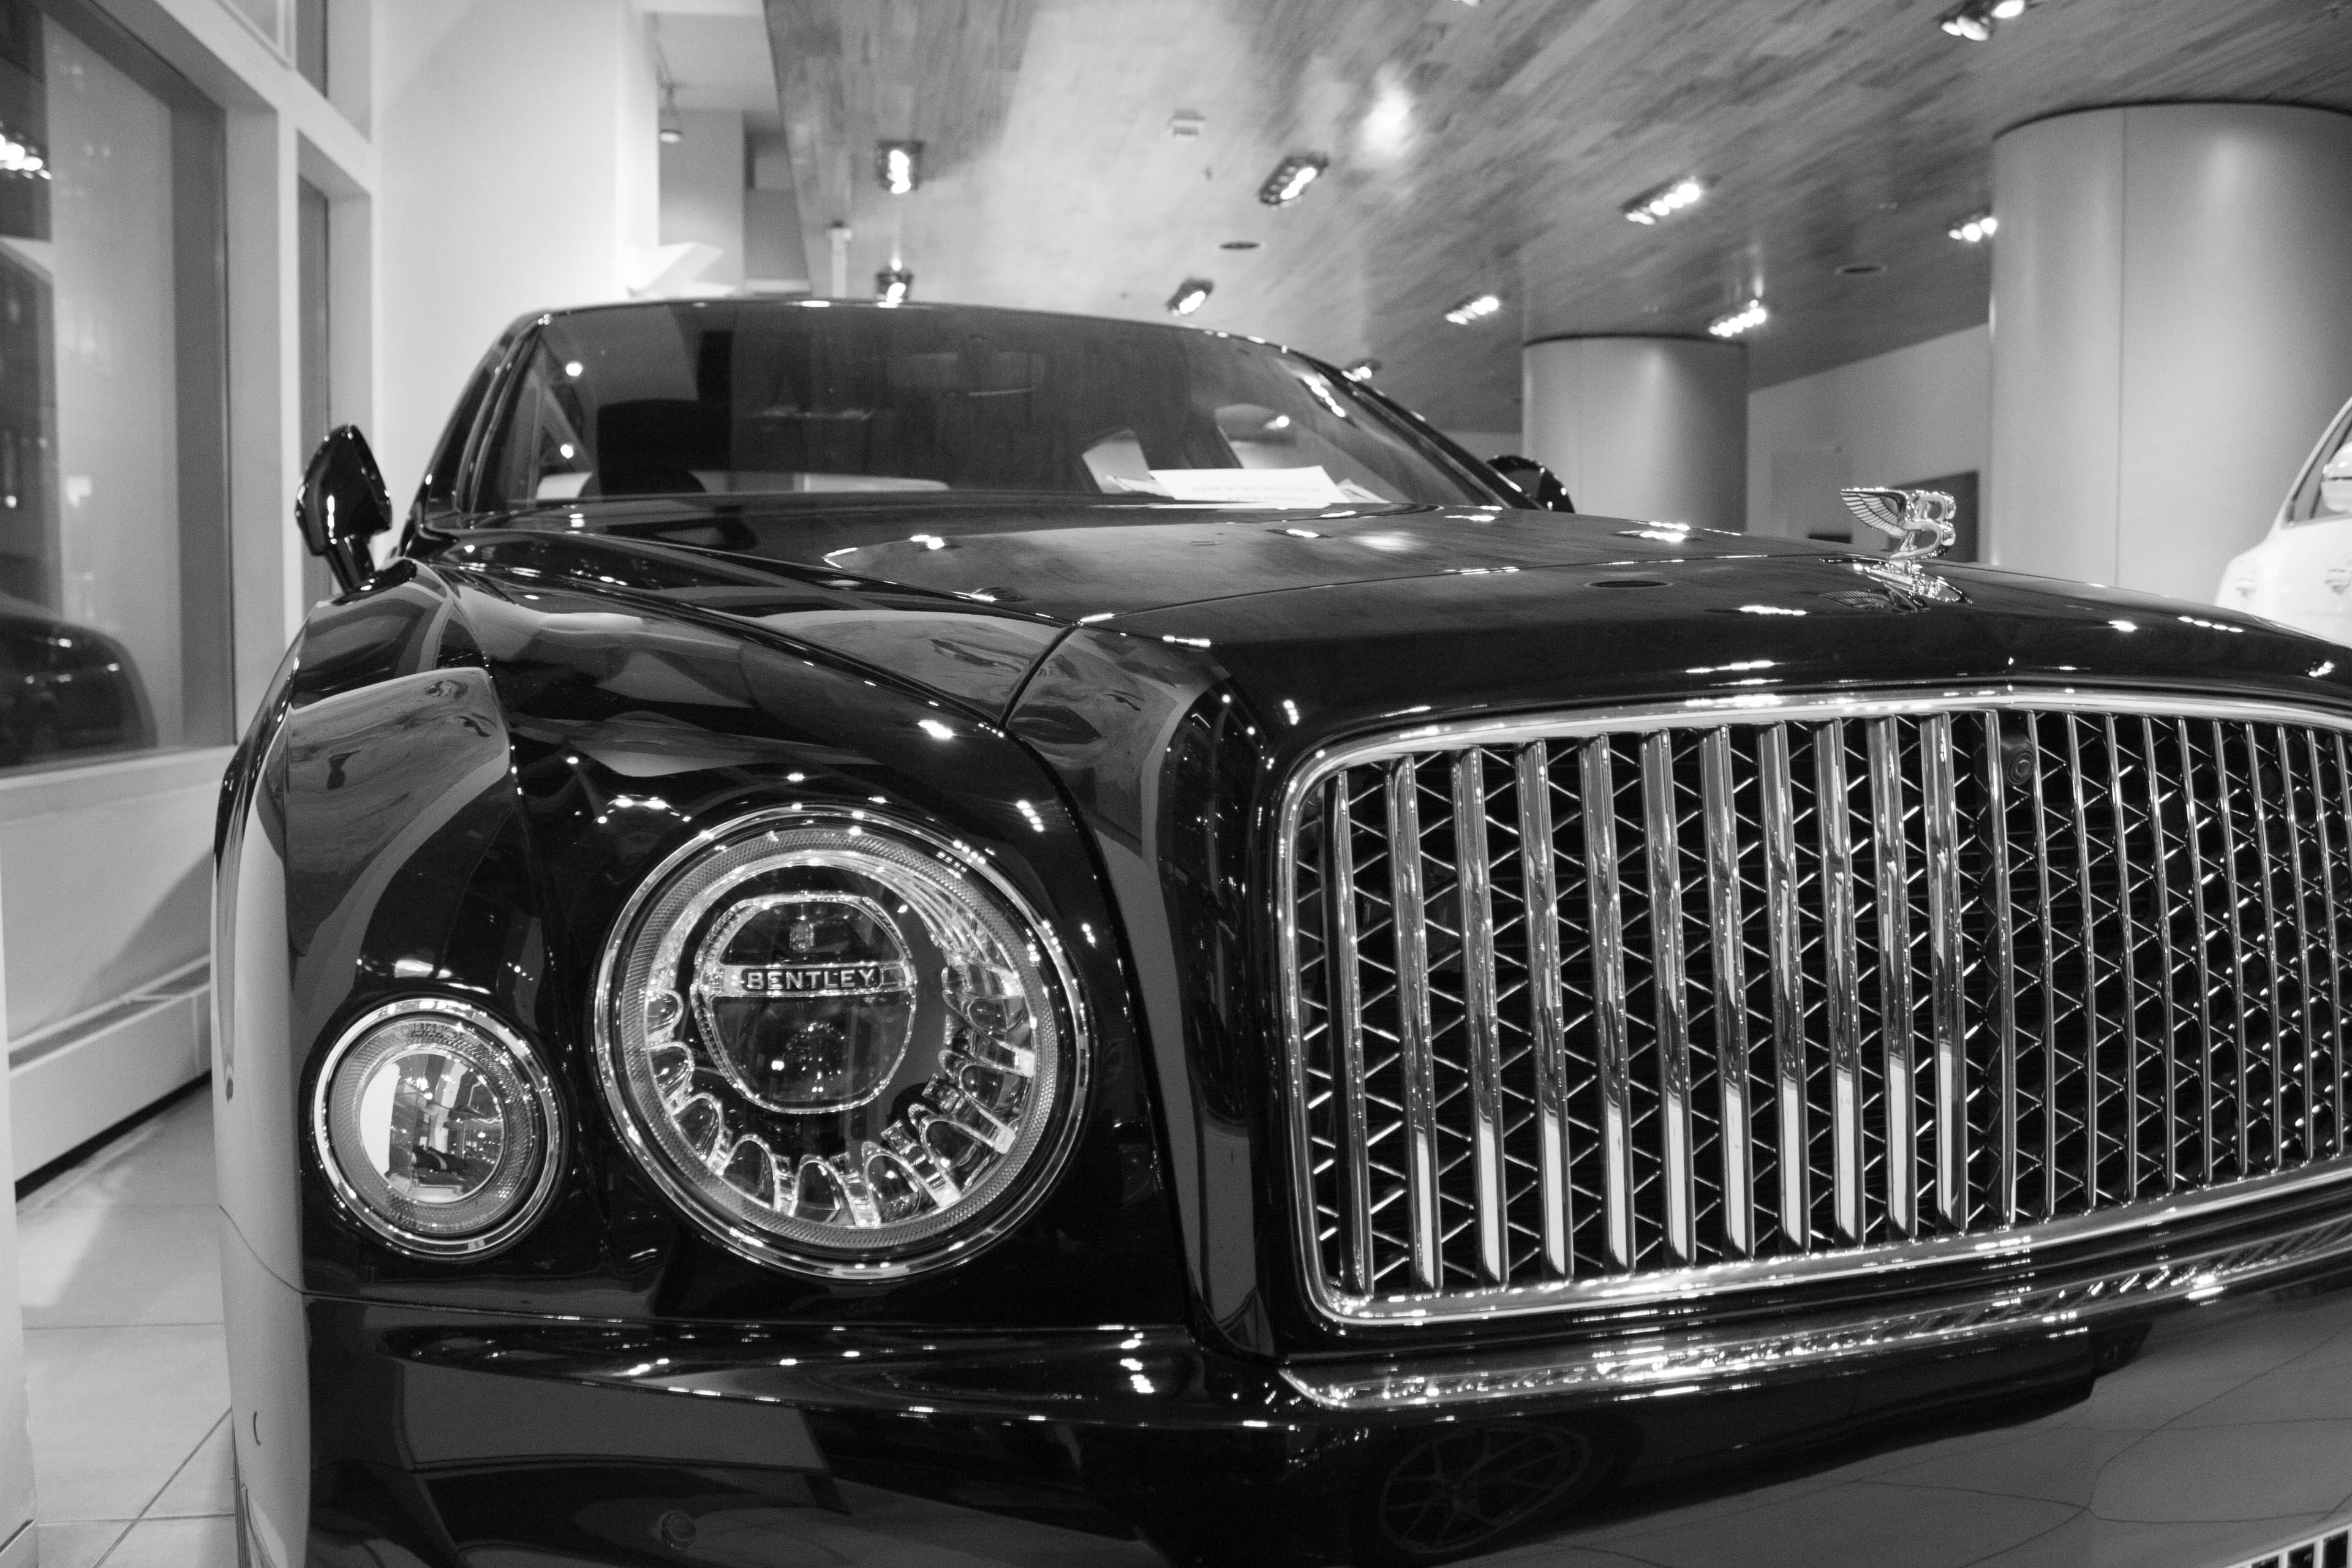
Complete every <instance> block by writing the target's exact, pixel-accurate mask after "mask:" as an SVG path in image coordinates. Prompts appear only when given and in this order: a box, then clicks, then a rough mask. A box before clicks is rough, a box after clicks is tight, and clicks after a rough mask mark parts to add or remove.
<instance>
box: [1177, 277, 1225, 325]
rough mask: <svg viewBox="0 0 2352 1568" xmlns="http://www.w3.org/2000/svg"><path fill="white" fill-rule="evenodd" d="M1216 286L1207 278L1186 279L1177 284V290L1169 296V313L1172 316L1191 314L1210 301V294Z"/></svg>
mask: <svg viewBox="0 0 2352 1568" xmlns="http://www.w3.org/2000/svg"><path fill="white" fill-rule="evenodd" d="M1216 287H1217V286H1216V285H1215V284H1214V283H1212V282H1210V281H1209V279H1206V278H1187V279H1184V281H1182V282H1181V283H1179V284H1178V285H1176V292H1174V293H1173V294H1171V295H1169V296H1168V313H1169V314H1170V315H1171V316H1189V315H1191V314H1192V312H1193V311H1195V310H1199V309H1200V308H1201V307H1202V306H1203V305H1205V304H1207V303H1208V302H1209V296H1210V295H1211V294H1212V293H1213V292H1214V291H1215V290H1216Z"/></svg>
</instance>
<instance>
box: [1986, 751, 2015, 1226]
mask: <svg viewBox="0 0 2352 1568" xmlns="http://www.w3.org/2000/svg"><path fill="white" fill-rule="evenodd" d="M2006 735H2007V727H2006V726H2005V725H2004V724H2003V723H2002V721H2001V716H2000V714H1998V713H1988V714H1987V715H1985V741H1986V745H1985V803H1986V804H1985V818H1986V822H1985V826H1986V832H1985V848H1986V849H1987V851H1988V852H1989V853H1990V856H1991V858H1992V930H1993V950H1994V951H1993V960H1994V971H1995V978H1994V988H1993V1028H1994V1030H1995V1031H1996V1033H1997V1035H1998V1037H1999V1040H2000V1116H1999V1117H1998V1118H1997V1119H1996V1123H1997V1125H1998V1127H1999V1129H2000V1152H1999V1159H1998V1163H1997V1165H1996V1167H1995V1170H1994V1174H1993V1181H1994V1184H1995V1194H1994V1203H1995V1205H1996V1206H1997V1207H1998V1208H1999V1210H2000V1218H2001V1223H2002V1224H2004V1225H2015V1224H2016V1223H2017V1139H2018V1131H2017V901H2016V897H2015V894H2014V891H2013V889H2011V885H2010V864H2009V772H2008V767H2007V764H2006V763H2004V762H2003V760H2002V747H2003V745H2004V743H2005V739H2006Z"/></svg>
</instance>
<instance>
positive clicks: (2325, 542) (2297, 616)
mask: <svg viewBox="0 0 2352 1568" xmlns="http://www.w3.org/2000/svg"><path fill="white" fill-rule="evenodd" d="M2215 602H2216V603H2218V604H2220V605H2221V606H2222V607H2223V608H2224V609H2231V610H2245V611H2248V612H2250V613H2252V614H2253V615H2257V616H2268V617H2269V618H2271V619H2272V620H2274V621H2280V622H2283V623H2284V624H2285V625H2287V626H2293V627H2294V628H2295V629H2296V630H2297V631H2304V632H2309V633H2311V634H2312V635H2313V636H2315V637H2326V638H2328V639H2330V640H2331V641H2334V642H2340V643H2352V403H2347V404H2346V405H2344V407H2343V408H2341V409H2339V410H2338V411H2337V412H2336V418H2335V419H2334V421H2332V422H2331V423H2330V424H2329V425H2328V426H2327V434H2326V436H2324V437H2321V438H2320V442H2319V445H2318V446H2317V447H2315V448H2314V449H2313V451H2312V454H2311V457H2310V458H2309V460H2308V461H2306V462H2305V464H2304V465H2303V471H2302V472H2300V473H2298V474H2297V475H2296V476H2295V479H2294V488H2293V489H2289V490H2288V491H2287V493H2286V500H2285V502H2284V504H2283V505H2281V506H2280V508H2279V514H2278V521H2275V522H2273V523H2272V524H2271V531H2270V536H2269V537H2268V538H2266V539H2264V540H2263V542H2261V543H2260V544H2257V545H2255V546H2254V547H2253V548H2252V550H2249V551H2247V552H2245V553H2244V554H2242V555H2240V556H2237V557H2235V558H2233V559H2232V560H2231V563H2230V564H2229V565H2228V566H2226V567H2224V568H2222V571H2221V595H2220V597H2219V598H2218V599H2217V600H2216V601H2215Z"/></svg>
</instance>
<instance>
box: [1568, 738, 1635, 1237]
mask: <svg viewBox="0 0 2352 1568" xmlns="http://www.w3.org/2000/svg"><path fill="white" fill-rule="evenodd" d="M1582 752H1583V755H1582V758H1581V759H1580V761H1581V765H1582V767H1583V770H1584V778H1583V783H1584V799H1583V801H1582V803H1581V804H1582V805H1583V808H1584V881H1585V888H1586V890H1587V901H1588V903H1589V904H1590V905H1591V910H1590V914H1591V932H1592V1029H1593V1033H1594V1035H1595V1036H1597V1037H1599V1040H1600V1045H1601V1061H1600V1064H1599V1065H1600V1069H1601V1165H1602V1171H1603V1179H1602V1192H1601V1203H1602V1205H1603V1208H1604V1213H1605V1216H1606V1218H1607V1221H1608V1226H1609V1260H1610V1262H1611V1263H1612V1264H1613V1265H1615V1266H1616V1267H1617V1268H1632V1267H1633V1142H1632V1138H1633V1135H1632V1131H1631V1129H1630V1125H1629V1118H1630V1116H1631V1112H1632V1104H1631V1101H1632V1091H1631V1088H1630V1079H1631V1077H1632V1071H1631V1068H1629V1067H1628V1065H1627V1059H1626V1043H1625V910H1624V905H1623V901H1622V899H1621V897H1620V896H1619V893H1618V889H1617V792H1616V787H1615V784H1614V781H1613V780H1612V776H1611V773H1612V768H1611V762H1610V755H1609V738H1608V737H1607V736H1606V735H1601V736H1596V737H1594V738H1593V739H1591V740H1589V741H1587V742H1584V745H1583V747H1582Z"/></svg>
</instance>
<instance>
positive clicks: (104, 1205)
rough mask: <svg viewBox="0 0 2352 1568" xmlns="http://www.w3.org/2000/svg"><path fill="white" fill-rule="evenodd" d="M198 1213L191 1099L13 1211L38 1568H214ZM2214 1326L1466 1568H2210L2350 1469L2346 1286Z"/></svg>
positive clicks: (211, 1332) (2303, 1510)
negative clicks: (1777, 1554)
mask: <svg viewBox="0 0 2352 1568" xmlns="http://www.w3.org/2000/svg"><path fill="white" fill-rule="evenodd" d="M215 1215H216V1210H215V1207H214V1194H213V1172H212V1099H211V1096H210V1095H209V1094H208V1093H205V1092H198V1093H196V1094H194V1095H192V1096H191V1097H190V1098H188V1099H186V1100H183V1101H181V1102H180V1103H178V1104H177V1105H174V1106H173V1107H172V1108H171V1109H170V1110H166V1111H164V1112H163V1114H162V1115H160V1116H158V1117H156V1118H154V1119H153V1120H152V1121H147V1122H145V1123H143V1124H142V1125H141V1126H139V1127H137V1128H135V1129H133V1130H132V1131H131V1132H129V1133H127V1134H125V1135H124V1136H123V1137H122V1138H121V1139H119V1140H117V1141H116V1142H113V1143H111V1144H110V1145H108V1146H107V1147H106V1148H104V1149H102V1150H100V1152H98V1153H97V1154H95V1155H92V1156H91V1157H90V1158H89V1159H88V1160H87V1161H85V1162H83V1163H81V1164H80V1165H79V1166H76V1167H75V1168H74V1169H72V1170H70V1171H68V1172H67V1173H65V1174H63V1175H61V1176H58V1177H57V1178H56V1179H54V1180H52V1181H51V1182H49V1183H48V1184H46V1185H44V1186H43V1187H41V1188H40V1189H39V1190H38V1191H37V1192H36V1193H34V1194H32V1195H30V1196H29V1197H27V1198H26V1200H25V1201H24V1202H23V1203H22V1204H20V1205H17V1225H18V1227H19V1232H20V1236H21V1246H22V1256H23V1270H24V1273H23V1283H24V1296H25V1328H26V1332H25V1339H26V1361H27V1363H28V1368H29V1374H30V1375H29V1378H28V1382H29V1384H30V1385H31V1394H32V1419H33V1462H34V1467H35V1480H36V1483H37V1486H38V1488H39V1522H40V1563H41V1568H100V1565H101V1564H102V1565H103V1568H234V1564H235V1563H236V1541H235V1534H234V1530H233V1528H232V1525H231V1522H230V1519H229V1516H228V1510H229V1507H230V1492H229V1485H230V1483H229V1441H228V1428H227V1424H226V1413H227V1410H228V1373H227V1366H226V1359H225V1355H224V1350H223V1339H222V1333H221V1310H220V1280H219V1266H218V1262H217V1254H216V1252H215V1234H214V1225H215ZM2230 1310H2231V1309H2228V1308H2221V1309H2218V1310H2215V1311H2213V1312H2210V1313H2207V1312H2197V1313H2187V1314H2180V1315H2178V1316H2175V1317H2172V1318H2168V1319H2167V1320H2165V1321H2163V1322H2161V1323H2159V1324H2158V1325H2157V1328H2156V1331H2155V1332H2154V1333H2153V1334H2152V1335H2151V1336H2150V1337H2149V1340H2148V1342H2147V1346H2146V1348H2145V1349H2144V1350H2143V1351H2142V1352H2140V1355H2139V1357H2138V1358H2137V1360H2136V1361H2135V1362H2133V1363H2132V1364H2131V1365H2129V1366H2128V1367H2126V1368H2125V1369H2124V1370H2123V1371H2121V1372H2119V1373H2115V1374H2113V1375H2110V1376H2108V1377H2105V1378H2102V1379H2101V1380H2100V1381H2099V1384H2098V1387H2097V1390H2096V1392H2095V1394H2093V1395H2092V1397H2091V1398H2089V1399H2087V1400H2085V1401H2084V1402H2083V1403H2081V1404H2079V1405H2073V1406H2071V1407H2069V1408H2067V1409H2065V1410H2063V1411H2060V1412H2056V1413H2054V1414H2053V1415H2048V1416H2045V1417H2043V1418H2042V1419H2040V1420H2038V1421H2032V1422H2029V1423H2027V1424H2024V1425H2022V1426H2015V1427H2008V1428H2001V1429H1997V1430H1990V1431H1986V1432H1981V1433H1978V1434H1974V1435H1971V1436H1959V1437H1953V1438H1949V1439H1947V1440H1945V1441H1943V1442H1940V1443H1937V1444H1933V1445H1930V1446H1928V1447H1924V1448H1910V1449H1904V1450H1900V1451H1895V1452H1891V1453H1887V1454H1883V1455H1879V1456H1876V1457H1874V1458H1867V1459H1864V1460H1862V1461H1860V1462H1857V1463H1853V1464H1849V1465H1843V1466H1840V1467H1838V1468H1832V1469H1827V1470H1822V1471H1816V1472H1813V1473H1811V1474H1803V1475H1798V1476H1793V1477H1791V1478H1790V1479H1789V1480H1788V1481H1787V1482H1785V1483H1782V1484H1780V1485H1778V1486H1772V1487H1768V1488H1766V1489H1762V1490H1760V1491H1758V1492H1755V1493H1752V1494H1748V1495H1745V1496H1743V1497H1740V1498H1727V1499H1720V1500H1711V1501H1705V1502H1697V1503H1694V1504H1692V1505H1690V1506H1688V1507H1685V1508H1682V1509H1677V1510H1673V1511H1672V1512H1669V1513H1667V1514H1664V1515H1659V1516H1653V1517H1649V1518H1645V1519H1643V1520H1641V1521H1624V1522H1620V1523H1615V1524H1612V1525H1605V1526H1601V1527H1597V1528H1594V1529H1591V1530H1589V1531H1578V1532H1575V1533H1573V1534H1572V1535H1570V1537H1568V1538H1567V1539H1565V1540H1562V1541H1559V1542H1549V1543H1545V1544H1539V1545H1530V1546H1526V1547H1521V1548H1518V1549H1517V1550H1516V1551H1512V1552H1505V1553H1503V1554H1501V1555H1500V1556H1498V1557H1496V1558H1491V1559H1487V1560H1486V1561H1488V1562H1491V1563H1496V1564H1497V1565H1498V1568H1499V1565H1500V1564H1503V1563H1527V1564H1528V1565H1529V1568H1535V1565H1536V1564H1541V1568H1630V1565H1633V1564H1664V1565H1666V1568H1706V1565H1708V1564H1713V1563H1727V1562H1734V1561H1738V1560H1739V1558H1740V1552H1741V1542H1743V1541H1745V1540H1748V1539H1750V1538H1752V1532H1753V1531H1754V1530H1755V1528H1756V1526H1757V1521H1758V1518H1759V1514H1758V1511H1757V1510H1780V1511H1783V1512H1786V1513H1788V1514H1790V1515H1792V1516H1798V1517H1802V1518H1810V1519H1814V1520H1817V1521H1819V1523H1820V1525H1821V1527H1822V1529H1823V1531H1826V1532H1830V1533H1832V1534H1839V1533H1842V1534H1843V1537H1844V1538H1845V1539H1846V1540H1848V1541H1850V1542H1853V1543H1854V1550H1853V1553H1852V1560H1853V1561H1856V1562H1861V1561H1894V1560H1896V1559H1898V1558H1899V1559H1901V1560H1902V1561H1904V1562H1906V1563H1936V1564H1937V1565H1939V1568H1961V1565H1963V1564H1978V1565H1986V1568H1989V1565H1990V1564H1994V1563H1998V1564H2000V1565H2001V1568H2057V1565H2059V1564H2062V1563H2063V1564H2074V1563H2081V1562H2083V1561H2084V1560H2085V1557H2086V1556H2087V1555H2089V1554H2092V1553H2094V1552H2095V1554H2096V1555H2097V1556H2098V1557H2099V1558H2100V1560H2101V1561H2102V1562H2104V1563H2109V1564H2113V1565H2116V1568H2174V1565H2176V1564H2177V1563H2179V1555H2178V1554H2179V1546H2180V1543H2181V1542H2182V1541H2183V1540H2184V1539H2185V1536H2184V1533H2183V1531H2184V1529H2185V1530H2186V1531H2189V1533H2192V1534H2193V1533H2196V1532H2198V1531H2202V1532H2204V1534H2205V1535H2206V1536H2207V1537H2209V1538H2210V1547H2209V1550H2210V1553H2211V1555H2210V1558H2209V1559H2208V1561H2210V1562H2214V1563H2222V1562H2227V1561H2230V1560H2231V1557H2232V1556H2234V1555H2235V1554H2236V1553H2237V1552H2240V1551H2242V1550H2243V1549H2244V1548H2245V1547H2246V1546H2248V1545H2251V1544H2252V1542H2289V1541H2293V1540H2294V1539H2296V1538H2297V1537H2298V1536H2299V1535H2301V1534H2303V1533H2304V1532H2306V1531H2313V1530H2316V1529H2319V1528H2322V1527H2323V1524H2324V1525H2326V1527H2334V1526H2337V1525H2341V1524H2343V1523H2344V1522H2346V1521H2352V1496H2348V1495H2347V1494H2346V1491H2345V1489H2346V1487H2347V1485H2352V1478H2347V1476H2346V1475H2345V1474H2344V1473H2343V1472H2342V1469H2341V1467H2340V1466H2338V1465H2335V1464H2329V1463H2323V1464H2319V1465H2316V1466H2315V1465H2314V1464H2312V1463H2311V1462H2310V1457H2311V1456H2312V1455H2313V1454H2315V1453H2318V1454H2336V1455H2341V1454H2344V1453H2347V1452H2352V1417H2347V1415H2345V1412H2346V1411H2347V1409H2352V1293H2347V1292H2336V1293H2332V1294H2327V1295H2319V1296H2314V1297H2307V1298H2305V1299H2302V1300H2293V1301H2283V1302H2278V1303H2276V1304H2274V1305H2272V1306H2270V1307H2268V1308H2266V1309H2264V1322H2263V1330H2262V1332H2261V1333H2260V1335H2258V1336H2256V1337H2255V1338H2254V1339H2253V1340H2252V1341H2250V1340H2249V1339H2248V1337H2247V1336H2246V1335H2244V1334H2243V1332H2242V1331H2241V1332H2238V1333H2234V1334H2229V1333H2216V1332H2215V1331H2214V1330H2215V1329H2216V1327H2217V1325H2218V1323H2219V1321H2220V1319H2221V1318H2222V1317H2223V1316H2224V1315H2226V1314H2227V1313H2228V1312H2229V1311H2230ZM2215 1470H2220V1471H2222V1472H2224V1473H2235V1474H2238V1475H2241V1476H2242V1477H2243V1478H2244V1487H2243V1490H2242V1496H2241V1498H2240V1502H2241V1505H2242V1506H2241V1507H2240V1508H2239V1509H2238V1510H2236V1515H2237V1517H2235V1518H2233V1519H2231V1520H2213V1521H2186V1520H2183V1519H2181V1518H2179V1510H2178V1509H2177V1508H2176V1507H2175V1505H2174V1502H2173V1500H2174V1499H2175V1498H2176V1497H2180V1496H2186V1495H2189V1494H2190V1492H2193V1491H2194V1489H2189V1491H2184V1490H2183V1489H2181V1488H2180V1487H2179V1478H2180V1477H2181V1476H2182V1475H2183V1474H2185V1473H2194V1472H2203V1473H2211V1472H2213V1471H2215ZM964 1519H965V1523H966V1527H967V1531H968V1527H969V1523H970V1516H964ZM2094 1534H2095V1536H2096V1544H2095V1546H2094V1544H2093V1542H2092V1540H2091V1537H2092V1536H2093V1535H2094ZM1865 1542H1866V1543H1868V1544H1867V1546H1865V1545H1864V1543H1865ZM1929 1542H1932V1543H1933V1544H1932V1545H1929V1544H1926V1543H1929ZM965 1543H966V1544H967V1545H968V1546H970V1545H972V1544H973V1542H972V1540H971V1537H970V1536H969V1534H968V1533H967V1536H966V1538H965ZM950 1557H951V1559H952V1560H953V1561H956V1562H966V1563H969V1562H975V1561H979V1562H1003V1561H1012V1560H1014V1559H1013V1558H1012V1557H1011V1556H1000V1555H999V1554H997V1553H995V1552H988V1551H978V1550H975V1551H974V1552H972V1553H971V1555H966V1553H965V1552H961V1551H958V1552H952V1553H950ZM925 1560H927V1561H929V1560H931V1559H929V1558H926V1559H925Z"/></svg>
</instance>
